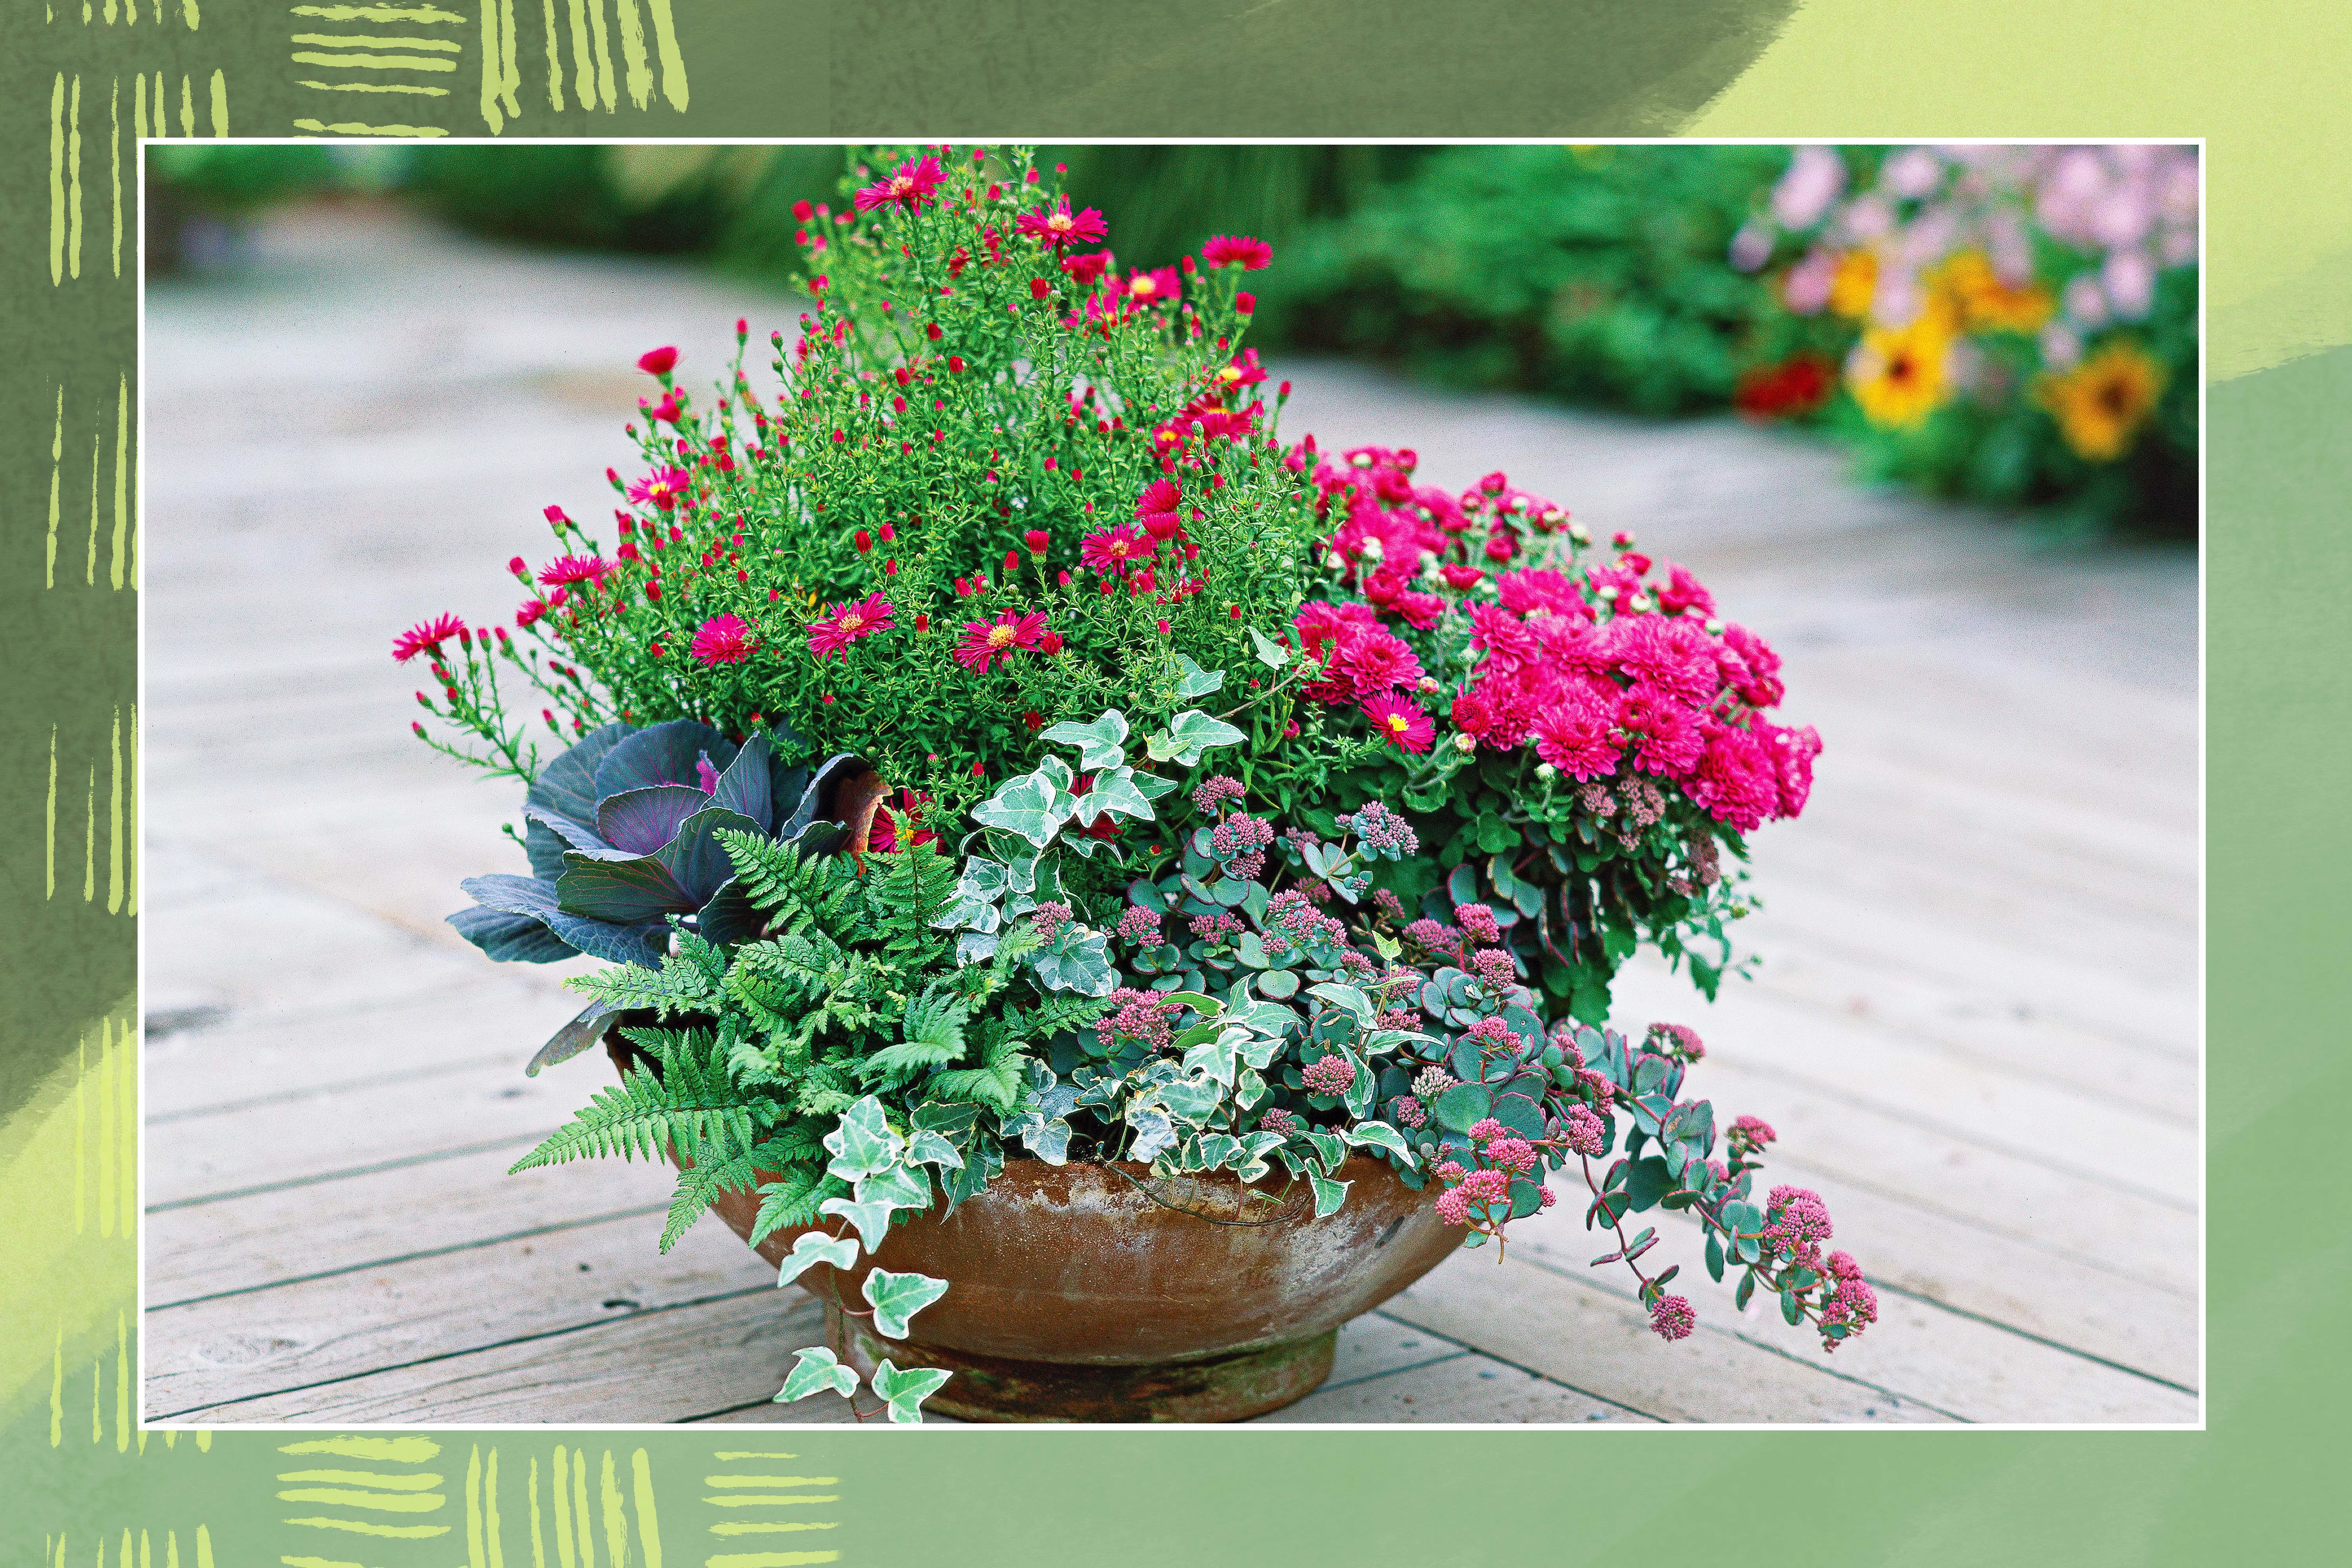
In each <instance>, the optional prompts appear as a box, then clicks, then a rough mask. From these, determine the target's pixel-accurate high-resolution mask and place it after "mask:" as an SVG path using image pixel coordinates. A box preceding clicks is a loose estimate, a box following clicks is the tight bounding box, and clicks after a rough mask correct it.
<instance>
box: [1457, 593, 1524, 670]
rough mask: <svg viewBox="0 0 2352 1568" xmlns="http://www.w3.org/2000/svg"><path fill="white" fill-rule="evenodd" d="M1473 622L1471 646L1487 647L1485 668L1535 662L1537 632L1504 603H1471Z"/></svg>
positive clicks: (1509, 666)
mask: <svg viewBox="0 0 2352 1568" xmlns="http://www.w3.org/2000/svg"><path fill="white" fill-rule="evenodd" d="M1470 626H1471V631H1470V646H1471V647H1482V648H1485V649H1486V660H1485V665H1484V668H1493V669H1515V668H1517V667H1518V666H1520V665H1523V664H1532V663H1533V662H1535V659H1536V657H1537V654H1538V651H1539V648H1538V644H1537V642H1536V634H1535V633H1534V632H1532V631H1530V630H1529V629H1528V626H1527V624H1526V623H1525V622H1523V621H1521V620H1520V619H1519V618H1518V617H1517V616H1514V615H1513V614H1511V612H1510V611H1508V610H1507V609H1505V608H1503V606H1502V605H1471V606H1470Z"/></svg>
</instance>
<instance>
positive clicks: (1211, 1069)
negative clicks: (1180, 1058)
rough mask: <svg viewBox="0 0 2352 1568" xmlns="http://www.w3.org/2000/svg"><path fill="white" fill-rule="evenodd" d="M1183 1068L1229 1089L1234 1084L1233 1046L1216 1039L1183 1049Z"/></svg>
mask: <svg viewBox="0 0 2352 1568" xmlns="http://www.w3.org/2000/svg"><path fill="white" fill-rule="evenodd" d="M1178 1043H1179V1044H1181V1043H1182V1042H1181V1041H1179V1042H1178ZM1184 1070H1185V1071H1186V1072H1187V1073H1198V1074H1201V1075H1202V1076H1203V1077H1206V1078H1209V1079H1213V1080H1214V1081H1215V1082H1216V1083H1217V1084H1218V1085H1220V1086H1221V1087H1223V1088H1225V1089H1231V1088H1233V1086H1234V1053H1233V1048H1232V1047H1229V1046H1226V1045H1223V1044H1222V1043H1221V1042H1219V1041H1216V1040H1208V1041H1204V1042H1203V1043H1202V1044H1200V1045H1197V1046H1194V1047H1191V1048H1190V1049H1188V1050H1187V1051H1185V1053H1184Z"/></svg>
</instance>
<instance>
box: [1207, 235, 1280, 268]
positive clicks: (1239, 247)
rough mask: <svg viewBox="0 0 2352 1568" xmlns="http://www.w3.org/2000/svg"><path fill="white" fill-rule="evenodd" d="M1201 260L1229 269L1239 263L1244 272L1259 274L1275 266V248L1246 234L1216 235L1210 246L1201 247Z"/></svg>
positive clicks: (1213, 265)
mask: <svg viewBox="0 0 2352 1568" xmlns="http://www.w3.org/2000/svg"><path fill="white" fill-rule="evenodd" d="M1201 259H1202V261H1204V262H1206V263H1208V264H1209V265H1210V266H1212V267H1227V266H1231V265H1232V264H1233V263H1234V262H1236V261H1238V262H1240V263H1241V265H1242V269H1243V270H1244V271H1246V272H1259V271H1263V270H1265V268H1268V267H1271V266H1273V265H1274V247H1272V246H1270V245H1268V244H1267V243H1266V242H1265V241H1264V240H1262V239H1252V238H1251V237H1249V236H1247V235H1245V234H1244V235H1224V234H1214V235H1211V236H1210V237H1209V243H1208V244H1206V245H1204V246H1202V247H1201Z"/></svg>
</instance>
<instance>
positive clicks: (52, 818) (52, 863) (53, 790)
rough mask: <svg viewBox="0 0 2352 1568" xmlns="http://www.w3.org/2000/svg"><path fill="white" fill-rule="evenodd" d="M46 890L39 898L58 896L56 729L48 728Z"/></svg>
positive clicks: (53, 725) (54, 726) (55, 727)
mask: <svg viewBox="0 0 2352 1568" xmlns="http://www.w3.org/2000/svg"><path fill="white" fill-rule="evenodd" d="M48 823H49V829H48V846H49V853H48V879H47V887H48V890H47V892H45V893H43V894H42V895H41V896H42V897H43V898H45V899H54V898H56V897H57V896H58V727H57V726H56V725H55V724H52V725H50V726H49V810H48Z"/></svg>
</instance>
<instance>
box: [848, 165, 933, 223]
mask: <svg viewBox="0 0 2352 1568" xmlns="http://www.w3.org/2000/svg"><path fill="white" fill-rule="evenodd" d="M947 177H948V176H947V172H946V171H945V170H943V169H941V168H940V161H939V160H938V159H937V158H925V159H922V160H921V161H919V162H918V161H916V160H914V159H911V158H910V159H908V161H907V162H906V163H901V164H899V165H898V170H897V172H896V173H894V174H891V175H890V176H889V177H888V178H887V179H882V180H877V181H876V182H874V184H870V185H867V186H866V188H865V189H863V190H861V191H859V192H858V193H857V194H856V195H855V196H852V197H851V198H850V200H851V201H853V202H855V203H856V205H857V210H858V211H859V212H862V213H864V212H872V211H873V210H874V209H875V208H876V207H881V206H900V207H904V208H906V209H907V210H908V212H910V213H911V212H920V211H922V210H923V204H924V203H926V202H928V201H929V200H930V199H931V195H932V193H933V192H935V191H937V190H938V189H939V188H940V182H941V181H943V180H945V179H946V178H947Z"/></svg>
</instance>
